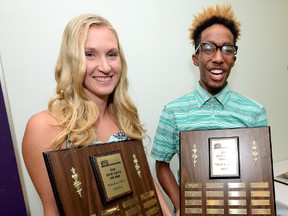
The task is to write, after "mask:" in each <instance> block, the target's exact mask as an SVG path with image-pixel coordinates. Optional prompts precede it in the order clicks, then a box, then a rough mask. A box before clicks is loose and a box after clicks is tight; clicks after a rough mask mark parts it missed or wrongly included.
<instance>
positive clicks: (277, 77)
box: [0, 0, 288, 216]
mask: <svg viewBox="0 0 288 216" xmlns="http://www.w3.org/2000/svg"><path fill="white" fill-rule="evenodd" d="M217 2H227V1H220V0H218V1H216V0H214V1H209V0H194V1H192V0H181V1H176V0H174V1H173V0H158V1H155V0H145V1H137V0H93V1H91V0H89V1H88V0H81V1H80V0H79V1H77V0H62V1H58V0H49V1H43V0H26V1H22V0H10V1H2V2H1V6H0V27H1V30H0V31H1V32H0V53H1V56H2V62H3V68H4V76H5V79H6V86H7V92H8V97H9V101H10V106H11V114H12V119H13V124H14V127H15V134H16V143H15V146H16V151H17V152H18V156H19V158H20V168H21V172H22V174H23V185H24V186H25V188H26V190H27V198H28V202H29V206H28V209H29V211H30V213H31V215H33V216H38V215H42V214H43V213H42V212H43V211H42V207H41V204H40V200H39V198H38V195H37V193H36V192H35V190H34V188H33V185H32V183H31V181H30V178H29V176H28V175H27V172H26V170H25V167H24V164H23V161H22V156H21V140H22V136H23V133H24V129H25V124H26V122H27V120H28V118H29V117H30V116H31V115H32V114H34V113H36V112H38V111H41V110H43V109H46V105H47V102H48V100H49V98H50V97H51V96H52V95H53V93H54V88H55V82H54V67H55V64H56V59H57V56H58V51H59V47H60V41H61V37H62V32H63V30H64V27H65V26H66V24H67V22H68V21H69V20H70V19H71V18H73V17H74V16H76V15H79V14H81V13H86V12H92V13H96V14H99V15H102V16H104V17H106V18H107V19H108V20H110V21H111V23H112V24H113V25H114V27H115V28H116V29H117V30H118V33H119V36H120V40H121V44H122V47H123V49H124V52H125V55H126V58H127V62H128V66H129V71H128V73H129V80H130V94H131V96H132V98H133V99H134V101H135V102H136V104H137V106H138V108H139V112H140V115H141V119H142V121H143V123H144V124H145V125H146V128H147V129H148V135H149V136H150V137H151V138H152V139H153V137H154V134H155V130H156V126H157V123H158V119H159V115H160V113H161V110H162V108H163V105H164V104H165V103H167V102H168V101H170V100H172V99H175V98H177V97H179V96H181V95H183V94H184V93H186V92H188V91H190V90H192V89H193V88H194V86H195V83H196V81H197V80H198V77H199V75H198V69H197V68H195V67H194V66H193V65H192V61H191V54H192V53H193V49H192V47H191V44H190V41H189V40H188V28H189V26H190V23H191V21H192V14H193V13H195V12H199V11H200V10H201V8H202V7H203V6H207V5H210V4H212V5H215V4H216V3H217ZM229 2H231V4H232V6H233V7H234V10H235V13H236V15H237V17H238V18H239V19H240V21H241V23H242V36H241V38H240V41H239V43H238V45H239V53H238V55H237V58H238V59H237V62H236V65H235V67H234V70H233V72H232V74H231V77H230V84H231V87H232V88H233V89H234V90H236V91H237V92H239V93H241V94H244V95H247V96H249V97H252V98H254V99H256V100H258V101H259V102H260V103H262V104H263V105H265V106H266V108H267V112H268V118H269V123H270V126H271V130H272V145H273V158H274V161H279V160H282V159H284V158H287V157H288V155H287V152H288V145H287V135H286V130H287V122H288V115H287V112H286V109H285V107H287V106H288V101H287V100H288V99H287V96H286V94H287V92H288V85H287V84H286V83H287V80H288V52H287V50H288V40H287V38H288V22H287V20H288V13H287V10H288V1H286V0H275V1H270V0H253V1H250V0H242V1H239V0H233V1H232V0H231V1H229ZM151 145H152V144H150V145H149V146H148V149H150V147H151ZM175 161H176V159H175ZM149 162H150V163H151V170H152V171H153V175H155V172H154V161H153V160H152V159H151V158H149ZM176 164H177V163H176V162H175V163H173V166H174V168H175V170H177V165H176Z"/></svg>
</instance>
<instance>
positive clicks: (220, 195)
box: [206, 191, 224, 197]
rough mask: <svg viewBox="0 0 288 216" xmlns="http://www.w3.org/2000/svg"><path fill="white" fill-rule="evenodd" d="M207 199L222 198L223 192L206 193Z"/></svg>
mask: <svg viewBox="0 0 288 216" xmlns="http://www.w3.org/2000/svg"><path fill="white" fill-rule="evenodd" d="M206 196H207V197H223V196H224V193H223V191H206Z"/></svg>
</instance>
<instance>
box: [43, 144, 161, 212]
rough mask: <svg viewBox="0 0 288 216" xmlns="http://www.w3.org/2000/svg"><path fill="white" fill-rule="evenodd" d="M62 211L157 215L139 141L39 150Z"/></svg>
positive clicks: (156, 206) (146, 163) (155, 201)
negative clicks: (42, 151) (46, 150)
mask: <svg viewBox="0 0 288 216" xmlns="http://www.w3.org/2000/svg"><path fill="white" fill-rule="evenodd" d="M43 156H44V160H45V163H46V167H47V171H48V175H49V178H50V182H51V185H52V189H53V192H54V196H55V199H56V202H57V206H58V209H59V212H60V214H61V215H69V216H73V215H75V216H81V215H83V216H84V215H85V216H110V215H111V216H116V215H125V216H132V215H139V216H140V215H143V216H144V215H147V216H149V215H150V216H154V215H155V216H156V215H162V211H161V207H160V203H159V200H158V197H157V194H156V190H155V187H154V182H153V179H152V175H151V172H150V169H149V166H148V162H147V158H146V154H145V151H144V147H143V144H142V141H123V142H115V143H109V144H100V145H91V146H87V147H83V148H79V149H64V150H57V151H48V152H44V153H43Z"/></svg>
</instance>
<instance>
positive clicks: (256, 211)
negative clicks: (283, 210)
mask: <svg viewBox="0 0 288 216" xmlns="http://www.w3.org/2000/svg"><path fill="white" fill-rule="evenodd" d="M258 214H259V215H261V214H271V209H252V215H258Z"/></svg>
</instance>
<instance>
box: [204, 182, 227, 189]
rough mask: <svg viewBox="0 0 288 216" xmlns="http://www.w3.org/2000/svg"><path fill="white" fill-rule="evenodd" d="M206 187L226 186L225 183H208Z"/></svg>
mask: <svg viewBox="0 0 288 216" xmlns="http://www.w3.org/2000/svg"><path fill="white" fill-rule="evenodd" d="M206 188H224V184H223V183H206Z"/></svg>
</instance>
